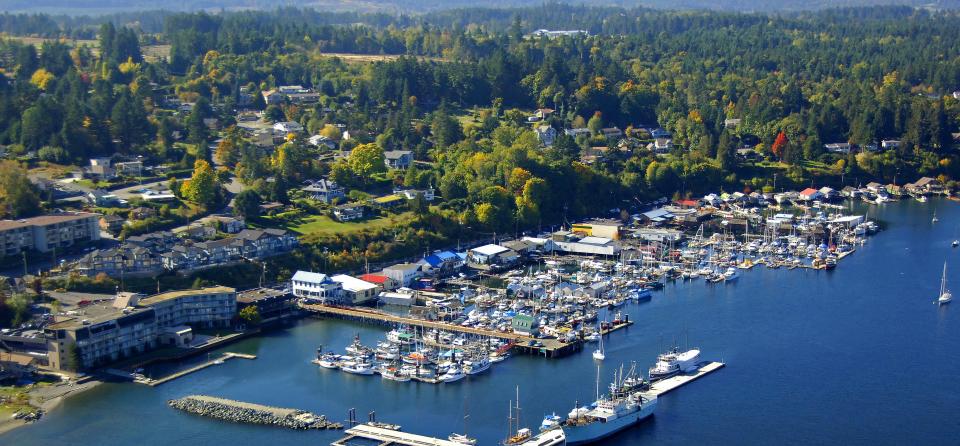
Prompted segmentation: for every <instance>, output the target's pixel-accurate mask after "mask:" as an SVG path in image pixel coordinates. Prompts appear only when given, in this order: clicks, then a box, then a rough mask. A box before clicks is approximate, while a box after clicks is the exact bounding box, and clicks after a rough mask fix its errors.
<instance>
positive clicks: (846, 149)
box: [823, 142, 853, 154]
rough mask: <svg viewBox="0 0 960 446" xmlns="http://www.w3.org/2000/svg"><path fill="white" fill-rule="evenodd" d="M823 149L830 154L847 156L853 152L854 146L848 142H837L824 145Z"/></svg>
mask: <svg viewBox="0 0 960 446" xmlns="http://www.w3.org/2000/svg"><path fill="white" fill-rule="evenodd" d="M823 148H824V149H826V150H827V151H828V152H830V153H840V154H847V153H850V152H851V151H853V145H852V144H850V143H848V142H836V143H831V144H824V145H823Z"/></svg>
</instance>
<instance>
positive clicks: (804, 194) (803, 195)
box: [800, 187, 823, 201]
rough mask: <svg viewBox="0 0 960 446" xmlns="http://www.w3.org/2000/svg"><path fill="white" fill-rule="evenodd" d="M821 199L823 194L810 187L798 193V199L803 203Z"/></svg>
mask: <svg viewBox="0 0 960 446" xmlns="http://www.w3.org/2000/svg"><path fill="white" fill-rule="evenodd" d="M822 198H823V194H822V193H820V191H819V190H817V189H814V188H812V187H808V188H806V189H804V190H802V191H800V199H801V200H803V201H814V200H820V199H822Z"/></svg>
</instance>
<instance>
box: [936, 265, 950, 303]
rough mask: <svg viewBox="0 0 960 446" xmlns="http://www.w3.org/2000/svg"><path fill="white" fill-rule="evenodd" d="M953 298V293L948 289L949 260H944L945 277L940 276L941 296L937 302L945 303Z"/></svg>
mask: <svg viewBox="0 0 960 446" xmlns="http://www.w3.org/2000/svg"><path fill="white" fill-rule="evenodd" d="M951 300H953V294H951V293H950V290H948V289H947V262H943V277H941V278H940V297H938V298H937V304H938V305H943V304H945V303H949V302H950V301H951Z"/></svg>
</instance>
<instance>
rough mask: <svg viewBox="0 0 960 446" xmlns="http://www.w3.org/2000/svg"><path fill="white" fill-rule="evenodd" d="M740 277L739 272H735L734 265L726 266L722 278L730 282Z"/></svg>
mask: <svg viewBox="0 0 960 446" xmlns="http://www.w3.org/2000/svg"><path fill="white" fill-rule="evenodd" d="M739 278H740V273H738V272H737V269H736V268H734V267H730V268H727V271H726V272H724V273H723V280H724V281H726V282H730V281H733V280H737V279H739Z"/></svg>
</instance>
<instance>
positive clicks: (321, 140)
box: [307, 135, 337, 150]
mask: <svg viewBox="0 0 960 446" xmlns="http://www.w3.org/2000/svg"><path fill="white" fill-rule="evenodd" d="M307 142H309V143H310V144H311V145H314V146H316V147H321V146H322V147H326V148H328V149H330V150H336V148H337V142H336V141H334V140H332V139H330V138H328V137H326V136H323V135H313V136H311V137H310V138H309V139H307Z"/></svg>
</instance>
